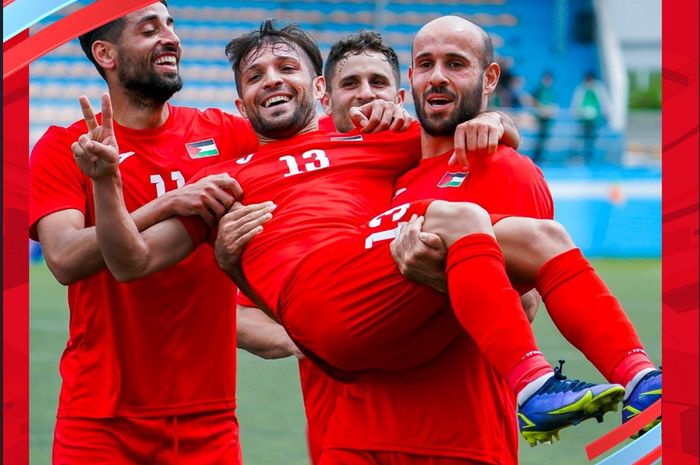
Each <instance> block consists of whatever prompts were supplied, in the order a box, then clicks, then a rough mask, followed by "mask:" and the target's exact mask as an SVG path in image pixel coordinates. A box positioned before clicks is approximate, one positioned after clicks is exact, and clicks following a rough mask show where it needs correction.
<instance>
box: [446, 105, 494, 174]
mask: <svg viewBox="0 0 700 465" xmlns="http://www.w3.org/2000/svg"><path fill="white" fill-rule="evenodd" d="M504 131H505V128H504V126H503V122H502V121H501V115H500V114H499V113H497V112H493V111H487V112H484V113H479V114H478V115H477V116H475V117H474V118H472V119H470V120H469V121H465V122H463V123H461V124H460V125H458V126H457V128H456V129H455V151H454V154H453V155H452V157H451V158H450V161H449V164H454V163H455V162H457V163H459V165H460V166H468V165H469V161H468V156H467V154H469V155H477V156H486V155H490V154H493V153H494V152H496V149H497V148H498V141H499V140H501V137H503V133H504Z"/></svg>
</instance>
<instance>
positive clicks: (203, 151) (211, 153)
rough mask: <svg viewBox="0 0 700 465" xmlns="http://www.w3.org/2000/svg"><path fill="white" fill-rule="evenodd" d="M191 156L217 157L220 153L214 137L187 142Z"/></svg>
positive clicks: (186, 145)
mask: <svg viewBox="0 0 700 465" xmlns="http://www.w3.org/2000/svg"><path fill="white" fill-rule="evenodd" d="M185 147H186V148H187V153H189V154H190V158H204V157H215V156H217V155H219V149H218V148H216V143H215V142H214V139H206V140H200V141H199V142H189V143H187V144H185Z"/></svg>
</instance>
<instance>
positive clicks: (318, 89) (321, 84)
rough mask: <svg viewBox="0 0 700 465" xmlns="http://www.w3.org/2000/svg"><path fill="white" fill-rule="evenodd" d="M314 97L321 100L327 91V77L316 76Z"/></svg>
mask: <svg viewBox="0 0 700 465" xmlns="http://www.w3.org/2000/svg"><path fill="white" fill-rule="evenodd" d="M313 89H314V98H315V99H316V100H321V99H322V98H323V95H324V94H325V93H326V78H324V77H323V76H316V77H315V78H314V82H313Z"/></svg>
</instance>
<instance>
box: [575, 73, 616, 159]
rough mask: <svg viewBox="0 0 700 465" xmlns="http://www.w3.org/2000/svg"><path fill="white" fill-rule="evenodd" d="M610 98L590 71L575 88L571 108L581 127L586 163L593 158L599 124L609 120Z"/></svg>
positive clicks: (583, 153)
mask: <svg viewBox="0 0 700 465" xmlns="http://www.w3.org/2000/svg"><path fill="white" fill-rule="evenodd" d="M609 108H610V98H609V97H608V92H607V90H606V89H605V86H604V85H603V83H602V82H600V81H599V80H598V79H596V77H595V73H593V71H588V72H587V73H586V74H585V75H584V77H583V82H581V83H580V84H579V85H578V86H577V87H576V89H575V90H574V95H573V97H572V98H571V109H572V111H573V112H574V115H575V116H576V119H577V120H578V122H579V125H580V128H581V140H582V155H583V158H584V160H585V162H586V163H589V162H590V161H591V159H592V158H593V150H594V149H595V140H596V137H597V132H598V131H597V129H598V126H599V125H600V124H601V123H602V122H604V121H605V120H607V118H608V114H609Z"/></svg>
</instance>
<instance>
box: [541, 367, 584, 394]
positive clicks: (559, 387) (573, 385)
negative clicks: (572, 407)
mask: <svg viewBox="0 0 700 465" xmlns="http://www.w3.org/2000/svg"><path fill="white" fill-rule="evenodd" d="M564 363H566V360H559V366H558V367H555V368H554V376H552V377H551V378H550V379H548V380H547V382H546V383H545V384H544V385H543V386H542V388H541V392H543V393H545V392H564V391H581V390H583V389H587V388H589V387H591V386H595V385H594V384H593V383H587V382H586V381H579V380H576V379H568V378H567V377H566V376H564V374H563V373H562V372H563V369H564Z"/></svg>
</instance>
